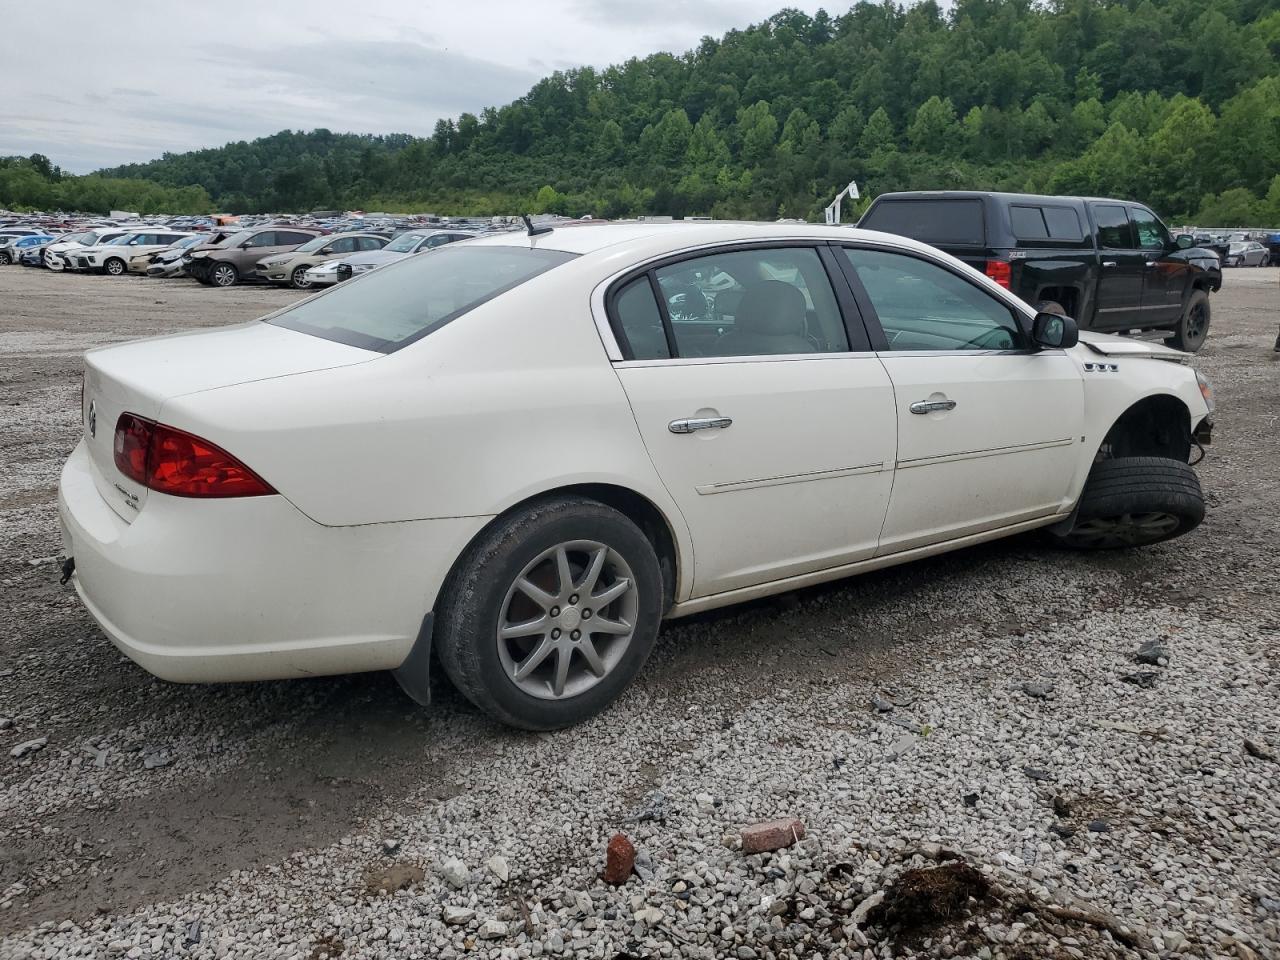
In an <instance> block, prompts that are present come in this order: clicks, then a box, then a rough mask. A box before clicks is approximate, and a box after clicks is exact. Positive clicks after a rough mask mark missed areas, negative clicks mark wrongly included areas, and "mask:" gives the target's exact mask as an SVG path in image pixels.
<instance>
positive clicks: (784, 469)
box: [59, 223, 1212, 729]
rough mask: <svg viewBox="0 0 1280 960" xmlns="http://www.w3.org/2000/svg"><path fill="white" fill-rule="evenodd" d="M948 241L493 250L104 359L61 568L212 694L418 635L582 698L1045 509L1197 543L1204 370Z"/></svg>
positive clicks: (616, 238)
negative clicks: (670, 648)
mask: <svg viewBox="0 0 1280 960" xmlns="http://www.w3.org/2000/svg"><path fill="white" fill-rule="evenodd" d="M1186 361H1187V357H1186V356H1185V355H1183V354H1181V353H1178V352H1177V351H1174V350H1170V349H1167V348H1164V347H1161V346H1158V345H1155V344H1150V343H1145V342H1140V341H1133V340H1123V339H1120V338H1116V337H1108V336H1102V335H1093V334H1084V335H1080V339H1079V342H1077V331H1076V327H1075V323H1074V322H1073V321H1072V320H1070V319H1067V318H1064V317H1061V316H1058V315H1055V314H1044V313H1042V314H1038V315H1037V314H1035V313H1034V312H1033V311H1032V310H1031V308H1029V307H1028V306H1027V305H1026V304H1025V303H1023V302H1022V301H1020V300H1018V299H1017V298H1015V297H1013V296H1012V295H1011V294H1010V293H1009V292H1008V291H1007V290H1004V289H1003V288H1001V287H999V286H997V285H996V284H995V283H994V282H992V281H990V280H989V279H987V278H986V277H983V276H981V275H980V274H978V273H977V272H975V271H973V270H972V269H970V268H969V267H966V266H965V265H963V264H962V263H960V262H959V261H958V260H955V259H953V258H951V257H949V256H947V255H946V254H943V253H940V252H939V251H937V250H936V249H933V248H931V247H928V246H925V245H923V244H919V243H916V242H914V241H911V240H905V239H903V238H901V237H893V236H889V235H886V234H879V233H871V232H866V231H857V230H850V229H847V228H842V227H810V226H804V225H791V224H771V225H750V224H706V223H702V224H616V225H601V226H593V227H591V228H590V229H587V228H581V227H579V228H561V229H557V230H551V231H548V230H545V229H544V230H539V231H537V232H536V233H532V232H531V234H530V235H526V234H520V233H516V234H495V235H491V236H486V237H482V238H478V239H475V240H472V241H470V242H468V243H465V244H456V245H450V246H447V247H444V248H442V249H440V250H438V251H436V252H435V253H434V254H433V255H432V256H429V257H410V258H408V259H406V260H404V261H403V262H401V263H397V264H393V265H391V266H389V267H387V268H385V269H381V270H377V271H373V272H371V273H369V274H367V275H366V276H362V277H360V278H358V279H357V280H356V281H354V282H351V283H346V284H342V285H340V286H338V287H336V288H333V289H331V290H329V291H326V292H324V293H322V294H319V295H317V296H313V297H310V298H308V299H306V300H303V301H301V302H299V303H297V304H294V305H292V306H290V307H288V308H286V309H284V310H281V311H280V312H278V313H274V314H271V315H270V316H268V317H265V318H264V319H263V320H261V321H255V322H252V323H247V324H243V325H240V326H234V327H229V328H226V329H222V330H215V331H201V332H198V333H191V334H186V335H182V336H174V337H162V338H158V339H151V340H145V341H140V342H137V343H132V344H125V345H118V346H110V347H103V348H100V349H96V350H93V351H90V352H89V353H88V355H87V357H86V371H85V383H84V402H83V410H82V418H83V423H84V434H83V437H82V439H81V441H80V443H79V445H78V446H77V447H76V449H75V451H74V452H73V453H72V454H71V457H70V459H69V460H68V462H67V464H66V466H65V467H64V469H63V472H62V478H61V490H60V497H59V506H60V513H61V518H62V525H63V530H64V537H65V542H64V547H65V553H66V556H67V557H68V558H69V559H68V560H67V562H66V564H65V565H64V571H65V573H66V574H67V576H68V577H73V578H74V582H75V587H76V589H77V591H78V592H79V595H80V597H81V598H82V599H83V601H84V603H85V605H86V607H87V608H88V609H89V611H90V612H91V613H92V615H93V616H94V617H95V618H96V620H97V621H98V623H100V624H101V625H102V628H103V630H104V631H105V632H106V634H107V635H108V636H109V637H110V638H111V639H112V640H113V641H114V642H115V644H116V645H117V646H118V647H119V648H120V649H121V650H122V651H124V653H126V654H127V655H128V656H130V657H132V658H133V659H134V660H136V661H137V662H138V663H139V664H141V665H142V666H143V667H145V668H146V669H147V670H149V671H151V672H152V673H154V674H156V675H158V676H160V677H163V678H166V679H170V680H176V681H188V682H208V681H230V680H260V679H268V678H281V677H303V676H314V675H317V674H333V673H343V672H349V671H361V670H394V671H395V674H396V676H397V678H398V679H399V680H400V683H401V685H402V686H403V687H404V688H405V690H406V691H407V692H408V693H409V694H410V695H411V696H413V697H414V698H415V699H418V700H419V701H421V702H425V701H426V696H427V689H428V688H427V668H428V663H429V661H430V654H431V652H432V650H433V649H434V651H435V652H436V653H437V654H438V657H439V660H440V662H441V664H442V665H443V667H444V669H445V671H446V672H447V674H448V676H449V677H450V679H451V680H452V681H453V682H454V684H456V686H457V687H458V688H459V689H460V690H461V691H462V692H463V693H464V694H465V695H466V696H467V697H468V698H470V699H471V700H472V701H473V702H474V703H475V704H476V705H478V706H479V707H481V708H482V709H484V710H486V711H488V712H490V713H491V714H493V715H494V716H496V717H498V718H500V719H501V720H503V721H505V722H507V723H510V724H514V725H517V726H520V727H526V728H533V729H548V728H554V727H559V726H563V725H566V724H570V723H573V722H576V721H578V720H581V719H582V718H584V717H587V716H590V715H591V714H593V713H595V712H597V711H599V710H601V709H602V708H603V707H604V706H605V705H606V704H608V703H609V702H610V701H611V700H613V699H614V698H615V697H617V696H618V695H619V694H620V693H621V692H622V691H623V690H624V688H625V687H626V686H627V684H628V683H629V682H630V681H631V679H632V678H633V677H634V676H635V675H636V673H637V671H638V670H639V669H640V667H641V665H642V664H643V663H644V661H645V658H646V657H647V656H648V654H649V651H650V649H651V647H652V646H653V642H654V638H655V636H656V635H657V632H658V627H659V623H660V622H661V620H662V619H663V618H664V617H679V616H683V615H686V614H691V613H696V612H700V611H704V610H709V609H712V608H715V607H721V606H725V605H727V604H733V603H737V602H740V601H744V600H750V599H753V598H756V597H761V596H765V595H768V594H773V593H778V592H780V591H788V590H794V589H796V588H798V587H803V586H806V585H809V584H814V583H819V582H822V581H827V580H832V579H836V578H840V577H846V576H850V575H853V574H857V573H860V572H863V571H866V570H873V569H876V568H880V567H885V566H888V565H891V564H897V563H902V562H905V561H908V560H912V559H915V558H917V557H924V556H928V555H930V554H935V553H940V552H943V551H946V550H952V549H955V548H958V547H964V546H968V545H970V544H974V543H979V542H982V541H985V540H991V539H993V538H996V537H1003V536H1007V535H1010V534H1015V533H1019V532H1022V531H1026V530H1031V529H1033V528H1045V529H1047V530H1048V531H1049V533H1050V534H1051V535H1052V536H1054V537H1056V538H1058V539H1059V540H1060V541H1061V542H1063V543H1065V544H1067V545H1069V546H1074V547H1082V548H1084V547H1115V546H1138V545H1143V544H1148V543H1154V542H1156V541H1160V540H1166V539H1169V538H1171V537H1175V536H1178V535H1180V534H1183V533H1185V532H1187V531H1188V530H1190V529H1192V528H1193V527H1195V526H1196V525H1197V524H1198V523H1199V522H1200V520H1201V519H1202V517H1203V514H1204V504H1203V500H1202V498H1201V494H1200V487H1199V483H1198V481H1197V479H1196V474H1195V472H1194V471H1193V470H1192V469H1191V467H1190V466H1189V465H1188V460H1189V456H1190V453H1191V451H1192V448H1193V446H1194V447H1198V446H1199V445H1200V444H1201V443H1203V442H1205V441H1206V440H1207V439H1208V434H1209V427H1210V415H1211V411H1212V400H1211V393H1210V390H1209V387H1208V384H1207V382H1205V381H1204V380H1203V379H1202V378H1200V377H1199V376H1198V375H1197V373H1196V372H1195V371H1194V370H1193V369H1191V368H1190V367H1189V366H1187V365H1186Z"/></svg>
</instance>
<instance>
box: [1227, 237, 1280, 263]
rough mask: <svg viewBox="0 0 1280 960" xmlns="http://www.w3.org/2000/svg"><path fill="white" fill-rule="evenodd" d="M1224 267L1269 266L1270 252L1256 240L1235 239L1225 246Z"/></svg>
mask: <svg viewBox="0 0 1280 960" xmlns="http://www.w3.org/2000/svg"><path fill="white" fill-rule="evenodd" d="M1222 265H1223V266H1224V267H1269V266H1270V265H1271V254H1270V252H1269V251H1268V250H1267V248H1266V247H1264V246H1263V245H1262V244H1260V243H1258V241H1256V240H1236V241H1234V242H1233V243H1232V244H1231V246H1230V247H1228V248H1227V255H1226V257H1225V258H1224V259H1223V261H1222Z"/></svg>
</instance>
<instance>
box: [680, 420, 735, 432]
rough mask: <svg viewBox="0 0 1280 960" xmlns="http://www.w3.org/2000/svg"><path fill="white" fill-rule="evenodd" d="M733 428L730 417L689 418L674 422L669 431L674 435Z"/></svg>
mask: <svg viewBox="0 0 1280 960" xmlns="http://www.w3.org/2000/svg"><path fill="white" fill-rule="evenodd" d="M731 426H733V421H732V420H731V419H729V418H728V417H688V418H686V419H684V420H672V421H671V422H670V423H668V424H667V429H668V430H670V431H671V432H672V433H693V431H695V430H724V429H726V428H727V427H731Z"/></svg>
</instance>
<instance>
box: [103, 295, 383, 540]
mask: <svg viewBox="0 0 1280 960" xmlns="http://www.w3.org/2000/svg"><path fill="white" fill-rule="evenodd" d="M380 356H382V354H379V353H375V352H373V351H369V350H362V349H360V348H359V347H352V346H349V345H347V344H342V343H336V342H334V341H331V340H323V339H321V338H319V337H311V336H307V335H306V334H301V333H297V332H295V331H293V330H289V329H286V328H284V327H276V326H272V325H271V324H267V323H261V322H258V321H254V322H253V323H249V324H244V325H241V326H236V327H228V328H224V329H220V330H207V331H195V332H192V333H185V334H177V335H174V336H169V337H157V338H155V339H151V340H140V341H136V342H134V343H126V344H121V345H119V346H112V347H101V348H99V349H96V350H90V351H89V352H88V353H87V354H86V355H85V378H84V406H83V409H82V411H81V413H82V415H83V418H82V422H83V435H84V442H85V444H86V445H87V446H88V448H89V453H90V456H91V458H92V460H93V464H94V467H95V470H94V480H95V483H96V484H97V487H98V492H99V493H101V494H102V497H103V499H104V500H106V501H107V503H108V504H109V505H110V506H111V509H113V510H114V511H115V512H116V513H117V514H119V515H120V516H121V517H123V518H124V519H125V520H126V521H129V522H132V521H133V519H134V518H135V517H136V516H137V515H138V512H139V511H140V510H141V509H142V507H143V506H144V504H145V503H146V501H147V494H148V490H147V488H146V487H145V486H143V485H142V484H140V483H137V482H136V481H134V480H132V479H131V478H129V477H127V476H125V475H124V474H123V473H122V472H121V471H120V470H119V468H117V467H116V463H115V431H116V421H118V420H119V419H120V415H121V414H122V413H132V414H136V415H137V416H139V417H143V418H145V419H148V420H158V421H160V422H162V423H163V422H165V421H164V416H163V408H164V404H165V401H167V400H169V399H172V398H173V397H179V396H184V395H187V394H192V393H199V392H201V391H204V390H213V389H216V388H218V387H229V386H233V385H235V384H241V383H249V382H251V381H255V380H268V379H273V378H277V377H287V376H292V375H294V374H299V373H307V372H310V371H313V370H324V369H332V368H334V367H345V366H350V365H352V364H356V363H364V362H366V361H369V360H373V359H376V358H377V357H380ZM170 426H176V427H178V428H180V429H181V427H182V424H170ZM205 439H207V440H209V441H210V442H211V443H214V444H217V445H219V446H223V445H224V443H225V440H220V439H219V438H216V437H206V438H205ZM228 452H229V453H232V454H234V452H235V451H234V450H229V451H228Z"/></svg>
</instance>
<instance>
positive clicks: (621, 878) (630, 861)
mask: <svg viewBox="0 0 1280 960" xmlns="http://www.w3.org/2000/svg"><path fill="white" fill-rule="evenodd" d="M802 829H803V828H802ZM635 865H636V848H635V846H634V845H633V844H632V843H631V841H630V840H628V839H627V837H626V835H625V834H621V833H615V834H614V835H613V837H612V839H610V840H609V846H608V847H606V848H605V851H604V882H605V883H612V884H614V885H617V884H622V883H626V882H627V880H628V879H630V877H631V871H632V870H633V869H634V868H635Z"/></svg>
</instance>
